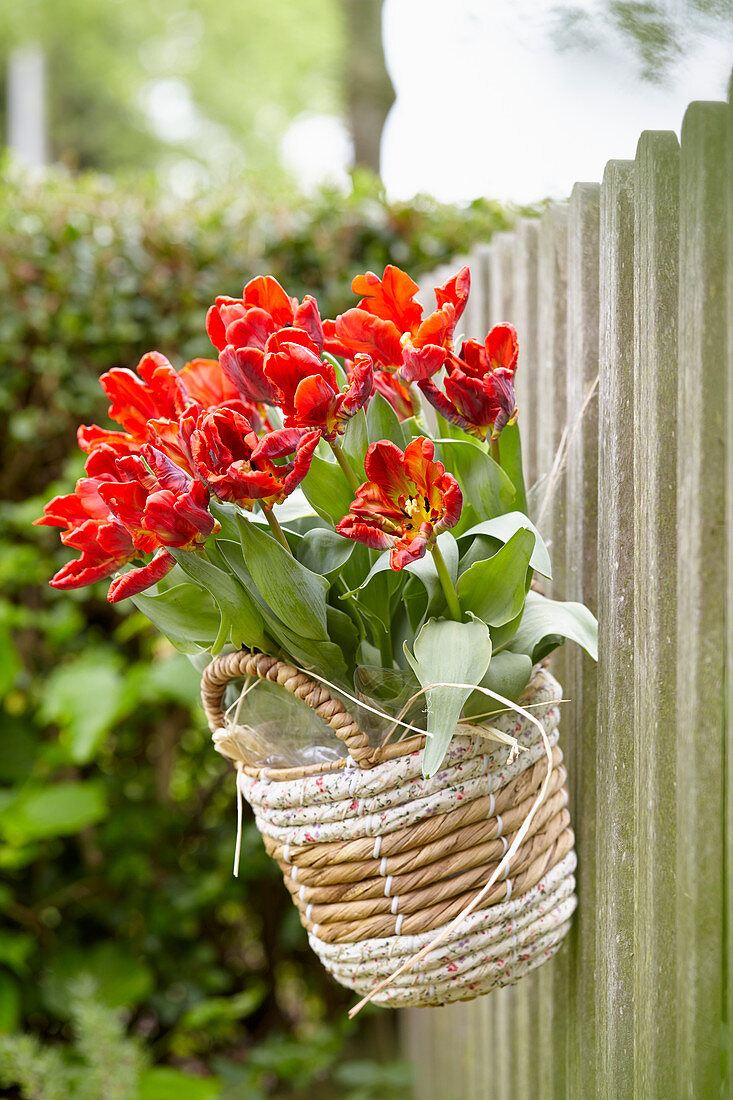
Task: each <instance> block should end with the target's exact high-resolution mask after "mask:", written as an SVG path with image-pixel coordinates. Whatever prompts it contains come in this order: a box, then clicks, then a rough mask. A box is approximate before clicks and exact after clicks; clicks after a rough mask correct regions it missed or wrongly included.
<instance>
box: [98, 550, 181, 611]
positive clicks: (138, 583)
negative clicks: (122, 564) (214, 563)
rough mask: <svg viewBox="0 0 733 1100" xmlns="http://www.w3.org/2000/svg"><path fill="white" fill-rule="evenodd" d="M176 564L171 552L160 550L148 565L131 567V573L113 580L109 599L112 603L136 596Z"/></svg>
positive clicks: (108, 595)
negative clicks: (136, 567)
mask: <svg viewBox="0 0 733 1100" xmlns="http://www.w3.org/2000/svg"><path fill="white" fill-rule="evenodd" d="M175 564H176V559H175V558H174V557H173V555H172V554H169V553H168V551H167V550H159V551H158V553H157V554H156V555H155V557H154V558H153V560H152V561H150V562H148V564H147V565H142V566H140V567H139V568H138V569H131V570H130V571H129V573H124V574H123V575H122V576H121V577H118V578H117V579H116V580H114V581H112V584H111V585H110V586H109V592H108V593H107V599H108V600H109V602H110V603H119V601H120V600H125V599H127V597H128V596H136V595H137V594H138V592H143V591H144V590H145V589H146V588H150V586H151V585H152V584H157V583H158V581H159V580H162V578H163V577H165V576H166V574H167V573H170V571H171V569H172V568H173V566H174V565H175ZM87 583H88V582H87Z"/></svg>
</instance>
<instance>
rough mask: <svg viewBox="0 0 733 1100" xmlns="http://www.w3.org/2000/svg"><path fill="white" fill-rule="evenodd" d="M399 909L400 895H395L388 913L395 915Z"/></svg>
mask: <svg viewBox="0 0 733 1100" xmlns="http://www.w3.org/2000/svg"><path fill="white" fill-rule="evenodd" d="M399 907H400V895H399V894H395V896H394V897H393V898H392V908H391V909H390V912H391V913H393V914H394V913H396V912H397V910H398V909H399Z"/></svg>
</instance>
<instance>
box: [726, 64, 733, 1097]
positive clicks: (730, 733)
mask: <svg viewBox="0 0 733 1100" xmlns="http://www.w3.org/2000/svg"><path fill="white" fill-rule="evenodd" d="M727 107H728V111H727V113H728V120H727V130H728V133H727V142H726V176H727V187H726V192H727V203H726V206H727V210H726V213H727V218H728V257H727V263H728V271H727V284H728V302H727V308H728V346H727V352H728V354H727V363H728V375H727V386H728V388H727V392H728V394H729V399H728V418H727V420H728V422H727V431H726V439H728V440H729V441H730V440H731V439H733V76H731V80H730V83H729V85H728V105H727ZM726 459H727V471H726V472H727V478H726V482H727V485H726V542H727V547H728V560H727V573H728V593H727V597H728V598H727V601H726V604H727V623H728V627H727V636H728V637H727V641H728V644H727V667H726V693H725V698H726V700H730V699H733V446H731V445H730V442H729V444H728V450H727V455H726ZM725 734H726V744H725V762H726V776H725V783H726V799H725V809H726V841H725V881H726V890H727V893H726V901H727V905H726V915H727V925H728V927H727V929H726V937H727V939H726V947H727V950H726V958H727V964H728V973H727V1004H728V1021H727V1028H726V1038H727V1049H728V1051H729V1052H730V1051H733V1011H731V1007H732V1006H733V862H732V856H733V707H731V705H730V703H729V702H728V703H727V705H726V731H725ZM728 1057H729V1059H730V1053H729V1055H728ZM731 1076H733V1073H732V1072H731V1069H730V1068H729V1069H728V1072H727V1074H726V1080H725V1086H726V1087H727V1088H728V1091H730V1088H731Z"/></svg>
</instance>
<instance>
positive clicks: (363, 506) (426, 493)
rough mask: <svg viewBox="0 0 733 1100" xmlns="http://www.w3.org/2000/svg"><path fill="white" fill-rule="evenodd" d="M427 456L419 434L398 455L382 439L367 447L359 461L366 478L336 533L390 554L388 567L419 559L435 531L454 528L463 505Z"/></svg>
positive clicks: (429, 450) (429, 448) (427, 444)
mask: <svg viewBox="0 0 733 1100" xmlns="http://www.w3.org/2000/svg"><path fill="white" fill-rule="evenodd" d="M433 454H434V447H433V444H432V442H431V441H430V440H429V439H426V438H425V437H424V436H419V437H418V438H417V439H413V440H412V442H411V443H408V444H407V447H406V448H405V451H404V453H403V452H402V451H401V450H400V449H399V447H396V446H395V444H394V443H390V442H388V441H387V440H384V439H383V440H380V441H379V442H378V443H372V444H371V445H370V447H369V449H368V450H367V453H366V459H365V462H364V468H365V470H366V474H367V477H368V479H369V480H368V481H367V482H365V483H364V484H363V485H361V486H359V489H358V490H357V494H356V500H355V501H354V503H353V504H352V505H351V508H350V509H349V515H348V516H344V518H343V519H342V520H341V521H340V523H339V524H338V525H337V527H336V530H337V531H338V533H339V534H340V535H344V536H345V537H346V538H349V539H354V540H355V541H357V542H363V543H364V544H365V545H366V546H369V547H372V548H374V549H376V550H391V553H390V556H389V564H390V566H391V567H392V569H396V570H398V569H404V567H405V566H406V565H409V564H410V562H412V561H417V560H418V558H422V557H423V556H424V555H425V553H426V552H427V550H428V549H430V547H431V546H432V545H434V543H435V539H436V537H437V536H438V535H439V534H440V533H441V531H446V530H448V528H450V527H455V525H456V524H457V523H458V520H459V518H460V515H461V508H462V507H463V496H462V494H461V490H460V488H459V485H458V482H457V481H456V479H455V478H454V477H453V476H452V475H451V474H448V473H446V472H445V467H444V466H443V464H442V462H434V461H433Z"/></svg>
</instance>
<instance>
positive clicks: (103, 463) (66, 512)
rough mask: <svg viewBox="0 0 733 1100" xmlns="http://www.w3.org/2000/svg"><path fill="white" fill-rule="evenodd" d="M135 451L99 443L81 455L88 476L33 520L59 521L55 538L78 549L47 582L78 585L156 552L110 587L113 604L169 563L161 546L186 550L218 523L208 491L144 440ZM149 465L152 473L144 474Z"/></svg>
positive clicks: (161, 573) (151, 581)
mask: <svg viewBox="0 0 733 1100" xmlns="http://www.w3.org/2000/svg"><path fill="white" fill-rule="evenodd" d="M142 455H143V457H144V459H145V461H143V457H141V456H140V455H139V454H131V453H127V454H122V456H121V457H120V455H119V453H118V451H117V450H116V449H115V447H114V446H111V445H109V444H108V443H100V444H99V445H98V446H97V447H94V448H93V449H92V451H91V453H90V455H89V458H88V459H87V463H86V469H87V473H88V474H89V475H90V476H89V477H86V478H82V479H81V480H80V481H78V482H77V485H76V489H75V491H74V492H73V493H70V494H67V495H66V496H60V497H55V498H54V499H53V500H52V501H50V502H49V503H48V504H47V505H46V507H45V508H44V515H43V516H42V517H41V518H40V519H37V520H35V523H37V524H46V525H48V526H54V527H63V528H65V529H66V530H65V531H64V533H63V534H62V535H61V541H62V542H63V543H64V545H66V546H71V547H73V548H74V549H75V550H80V551H81V557H80V558H78V559H76V560H74V561H70V562H68V563H67V564H66V565H65V566H64V567H63V568H62V569H60V570H59V572H58V573H57V574H56V576H55V577H54V578H53V579H52V580H51V584H52V585H53V586H54V587H55V588H80V587H82V586H83V585H87V584H92V583H93V582H94V581H97V580H101V579H102V578H104V577H109V576H110V575H111V574H112V573H114V572H115V571H116V570H117V569H119V568H120V566H122V565H124V564H125V563H126V562H129V561H132V560H133V559H135V558H140V557H141V556H142V555H144V554H150V553H153V552H154V551H157V553H156V554H155V557H154V558H153V559H152V561H150V562H149V563H148V564H147V565H144V566H140V567H139V568H136V569H132V570H130V572H129V573H125V574H124V576H123V577H120V578H118V580H116V581H114V582H113V583H112V585H111V586H110V590H109V593H108V595H107V599H108V600H109V601H110V602H111V603H114V602H116V601H117V600H121V599H123V598H124V597H125V596H132V595H135V594H136V593H137V592H142V591H143V589H145V588H148V587H149V586H150V585H151V584H155V583H156V581H158V580H160V579H161V577H164V576H165V574H166V573H168V572H170V570H171V569H172V568H173V565H174V564H175V561H174V559H173V557H172V555H171V554H169V553H167V552H166V551H165V550H163V547H166V546H175V547H180V548H183V549H188V550H192V549H194V548H195V547H196V546H199V545H201V544H202V543H204V542H205V541H206V539H207V538H208V537H209V535H210V534H211V533H212V531H214V530H216V529H217V527H218V525H217V524H216V521H215V520H214V518H213V516H211V514H210V513H209V512H208V511H207V508H206V505H207V503H208V499H209V494H208V490H207V489H206V488H205V487H204V486H203V485H202V484H201V483H200V482H198V481H193V480H192V479H191V478H190V477H188V476H187V475H186V474H185V473H184V472H183V470H180V469H179V468H178V467H177V466H175V465H174V464H173V463H172V462H171V461H170V459H168V458H167V457H166V456H165V455H164V454H163V453H162V452H161V451H159V450H157V449H156V448H154V447H151V446H150V445H149V444H144V445H143V447H142ZM151 471H152V472H151Z"/></svg>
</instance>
